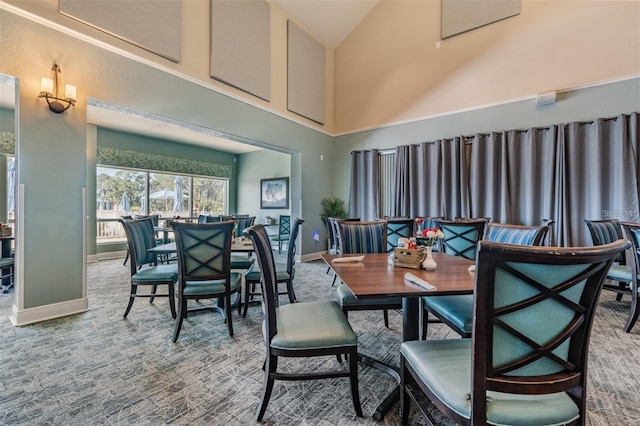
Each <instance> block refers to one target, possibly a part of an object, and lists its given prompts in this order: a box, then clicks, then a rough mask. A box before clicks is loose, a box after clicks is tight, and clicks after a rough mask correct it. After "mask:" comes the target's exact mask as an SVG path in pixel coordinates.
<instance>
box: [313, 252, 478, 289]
mask: <svg viewBox="0 0 640 426" xmlns="http://www.w3.org/2000/svg"><path fill="white" fill-rule="evenodd" d="M321 256H322V259H323V260H324V261H325V262H326V263H327V265H329V266H330V267H331V268H332V269H333V271H334V272H335V273H336V275H338V278H340V279H341V280H342V282H344V283H345V284H346V285H347V286H348V287H349V289H350V290H351V291H352V292H353V294H354V295H355V296H356V297H358V298H373V297H389V296H399V297H415V296H428V295H433V294H438V295H441V294H470V293H473V288H474V283H475V272H473V271H470V270H469V267H470V266H472V265H475V262H474V261H472V260H469V259H466V258H464V257H461V256H453V255H450V254H445V253H433V258H434V260H435V261H436V263H437V267H436V269H435V270H433V271H427V270H424V269H412V268H404V267H399V266H394V265H392V264H389V255H388V254H386V253H376V254H364V255H362V254H348V255H336V254H327V253H323V254H322V255H321ZM350 256H353V257H358V256H364V258H363V260H362V261H361V262H340V263H337V262H333V260H334V259H336V258H344V257H350ZM406 273H411V274H413V275H415V276H416V277H418V278H419V279H421V280H423V281H426V282H428V283H429V284H431V285H432V286H435V289H426V288H423V287H422V286H419V285H417V284H413V283H410V282H406V281H405V279H404V277H405V274H406Z"/></svg>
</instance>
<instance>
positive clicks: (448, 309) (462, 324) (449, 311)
mask: <svg viewBox="0 0 640 426" xmlns="http://www.w3.org/2000/svg"><path fill="white" fill-rule="evenodd" d="M422 301H423V302H424V304H425V306H426V307H427V308H429V310H430V311H431V312H433V313H434V314H436V316H438V317H439V318H440V319H443V320H447V321H449V322H450V323H451V324H453V325H454V326H455V327H457V328H458V329H459V330H460V331H463V332H464V333H467V334H471V332H472V331H473V295H472V294H460V295H452V296H426V297H423V298H422Z"/></svg>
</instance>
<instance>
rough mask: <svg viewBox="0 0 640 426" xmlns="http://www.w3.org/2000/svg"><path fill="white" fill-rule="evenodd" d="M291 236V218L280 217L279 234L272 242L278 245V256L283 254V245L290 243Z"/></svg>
mask: <svg viewBox="0 0 640 426" xmlns="http://www.w3.org/2000/svg"><path fill="white" fill-rule="evenodd" d="M289 234H291V216H289V215H280V218H279V219H278V234H277V235H273V236H272V237H271V241H273V242H274V243H276V244H278V254H281V253H282V243H285V242H288V241H289Z"/></svg>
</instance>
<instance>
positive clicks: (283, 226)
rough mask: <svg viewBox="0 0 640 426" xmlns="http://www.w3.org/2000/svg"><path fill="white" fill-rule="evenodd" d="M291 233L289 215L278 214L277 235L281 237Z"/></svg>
mask: <svg viewBox="0 0 640 426" xmlns="http://www.w3.org/2000/svg"><path fill="white" fill-rule="evenodd" d="M289 234H291V216H289V215H282V214H281V215H280V217H279V218H278V237H279V238H282V237H285V236H289Z"/></svg>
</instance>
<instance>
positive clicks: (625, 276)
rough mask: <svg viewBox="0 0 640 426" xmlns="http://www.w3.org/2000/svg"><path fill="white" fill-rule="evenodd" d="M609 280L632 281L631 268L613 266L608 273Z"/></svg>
mask: <svg viewBox="0 0 640 426" xmlns="http://www.w3.org/2000/svg"><path fill="white" fill-rule="evenodd" d="M607 278H609V279H612V280H615V281H624V282H630V281H631V266H628V265H616V264H614V265H611V268H609V272H607Z"/></svg>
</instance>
